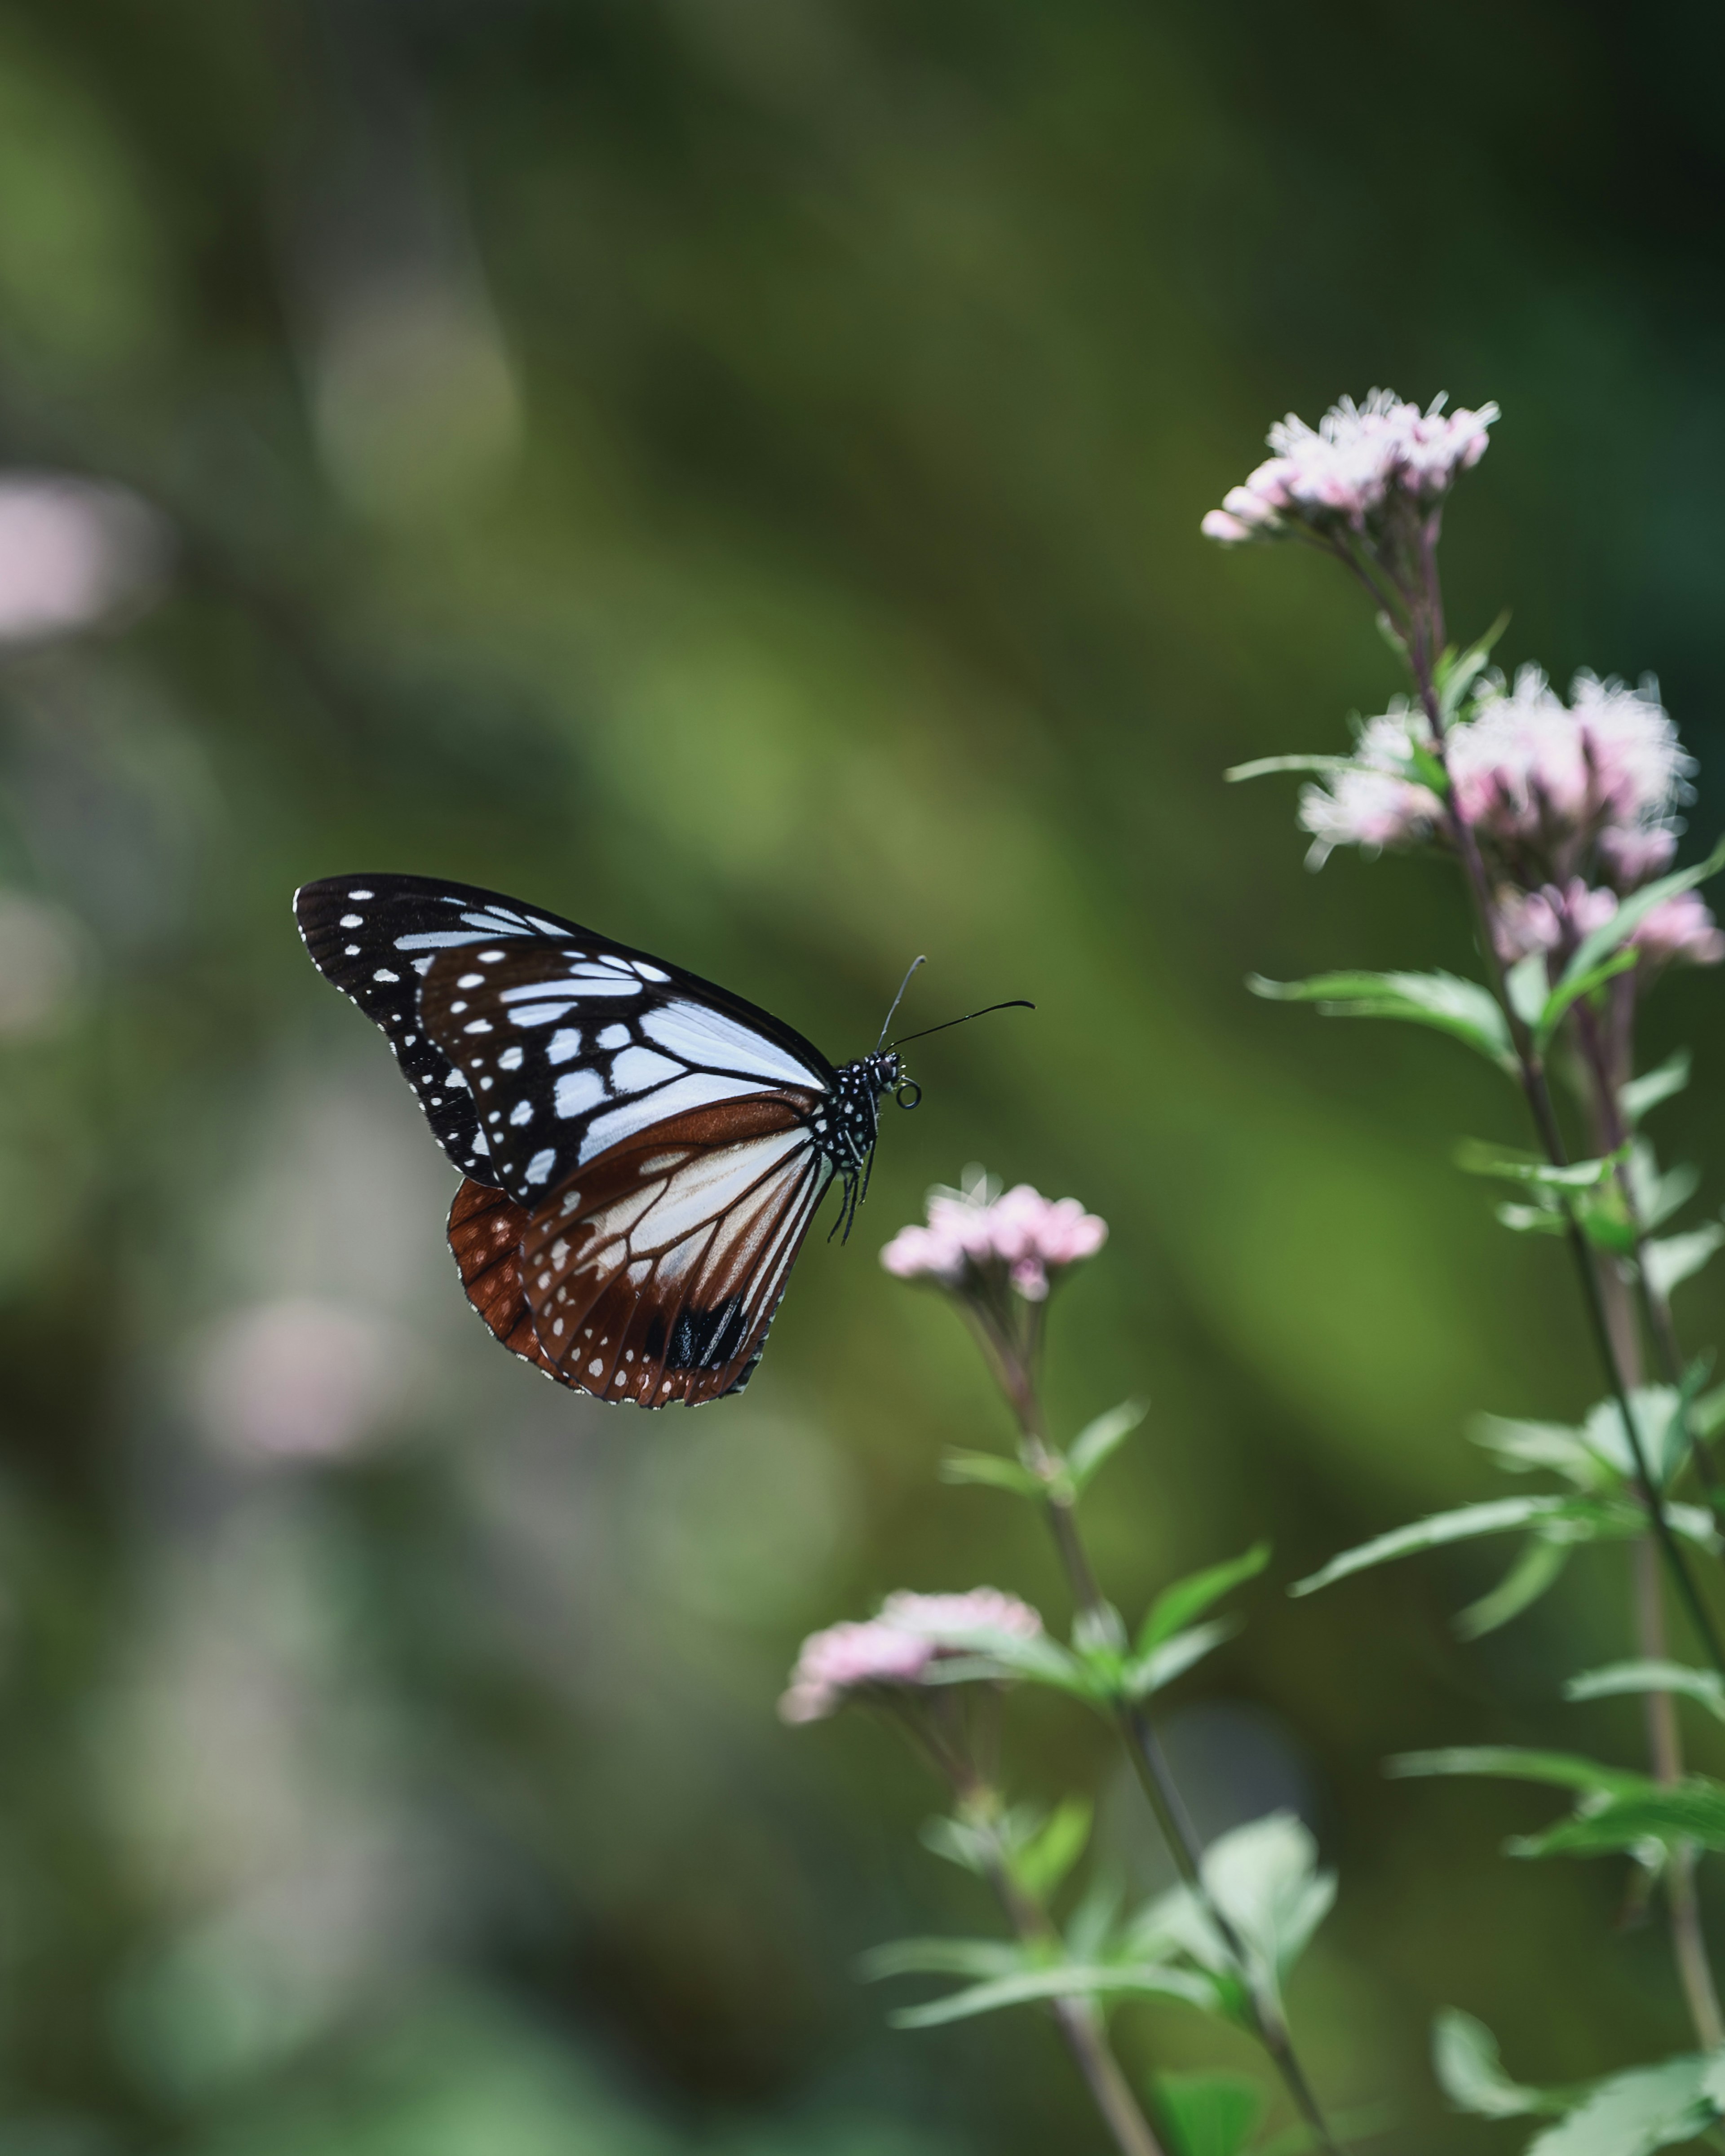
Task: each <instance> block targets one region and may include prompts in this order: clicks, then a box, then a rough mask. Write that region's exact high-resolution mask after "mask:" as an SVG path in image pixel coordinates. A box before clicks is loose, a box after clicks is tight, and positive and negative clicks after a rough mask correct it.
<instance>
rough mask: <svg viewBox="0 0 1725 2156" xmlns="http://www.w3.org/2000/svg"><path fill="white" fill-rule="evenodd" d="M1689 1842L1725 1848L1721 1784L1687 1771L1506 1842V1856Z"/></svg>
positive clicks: (1580, 1852) (1601, 1853)
mask: <svg viewBox="0 0 1725 2156" xmlns="http://www.w3.org/2000/svg"><path fill="white" fill-rule="evenodd" d="M1649 1841H1658V1842H1663V1843H1664V1844H1665V1845H1666V1847H1667V1848H1670V1847H1671V1846H1672V1845H1674V1844H1676V1843H1681V1842H1686V1841H1688V1842H1694V1843H1697V1845H1699V1846H1700V1847H1702V1849H1725V1784H1720V1783H1718V1782H1714V1781H1710V1780H1709V1779H1707V1777H1706V1776H1705V1775H1702V1774H1692V1775H1690V1776H1688V1777H1687V1778H1686V1779H1685V1780H1683V1781H1681V1782H1672V1783H1669V1784H1663V1785H1656V1786H1654V1787H1651V1788H1648V1789H1640V1790H1637V1791H1635V1792H1634V1793H1633V1794H1630V1795H1626V1796H1620V1797H1613V1798H1611V1799H1609V1802H1607V1803H1605V1804H1599V1805H1598V1806H1596V1807H1594V1808H1592V1809H1588V1810H1585V1811H1581V1812H1578V1813H1576V1814H1575V1815H1574V1816H1573V1817H1572V1818H1569V1819H1566V1820H1559V1821H1558V1824H1557V1825H1556V1826H1553V1827H1548V1828H1547V1829H1546V1830H1545V1832H1544V1833H1543V1834H1534V1835H1522V1836H1521V1837H1520V1838H1518V1839H1517V1840H1514V1841H1512V1842H1511V1843H1510V1844H1509V1851H1510V1854H1511V1855H1512V1856H1609V1855H1611V1854H1613V1853H1614V1852H1615V1851H1620V1850H1630V1851H1634V1850H1635V1849H1638V1848H1639V1847H1640V1845H1641V1844H1642V1843H1644V1842H1649Z"/></svg>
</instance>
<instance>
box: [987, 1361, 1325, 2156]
mask: <svg viewBox="0 0 1725 2156" xmlns="http://www.w3.org/2000/svg"><path fill="white" fill-rule="evenodd" d="M983 1337H984V1339H985V1341H986V1342H987V1344H988V1348H989V1350H990V1357H989V1359H990V1361H991V1362H992V1363H993V1366H994V1369H995V1372H996V1374H997V1375H998V1376H999V1379H1000V1383H1001V1387H1002V1389H1003V1390H1004V1393H1005V1394H1006V1396H1007V1399H1009V1401H1010V1403H1011V1404H1012V1410H1013V1414H1014V1418H1015V1419H1016V1420H1017V1423H1018V1425H1019V1438H1020V1452H1021V1457H1022V1458H1023V1460H1024V1466H1026V1467H1028V1468H1029V1471H1030V1472H1031V1473H1032V1474H1033V1475H1035V1476H1038V1477H1040V1479H1041V1481H1043V1483H1044V1485H1045V1491H1046V1494H1045V1496H1044V1499H1043V1504H1042V1511H1043V1516H1044V1517H1045V1519H1046V1520H1047V1522H1048V1524H1049V1528H1050V1532H1051V1533H1052V1535H1053V1537H1054V1541H1055V1548H1056V1549H1057V1550H1058V1551H1059V1552H1060V1563H1061V1565H1062V1567H1063V1568H1064V1569H1065V1574H1066V1580H1067V1584H1068V1586H1069V1587H1070V1590H1071V1594H1072V1599H1073V1602H1074V1603H1075V1604H1076V1608H1077V1610H1078V1613H1079V1615H1080V1616H1081V1618H1088V1619H1090V1620H1092V1621H1093V1622H1095V1623H1096V1624H1097V1625H1099V1626H1100V1625H1105V1624H1106V1623H1108V1622H1111V1621H1113V1620H1112V1613H1111V1611H1110V1609H1109V1606H1108V1604H1107V1602H1106V1599H1105V1598H1104V1596H1103V1594H1102V1591H1101V1587H1100V1586H1099V1585H1098V1584H1097V1581H1096V1572H1095V1569H1094V1568H1093V1567H1092V1566H1091V1561H1090V1554H1089V1552H1088V1551H1087V1550H1086V1548H1085V1547H1084V1538H1083V1537H1082V1536H1081V1534H1080V1532H1079V1529H1078V1519H1077V1515H1076V1511H1075V1510H1074V1507H1073V1506H1072V1503H1071V1501H1070V1499H1069V1498H1067V1497H1065V1496H1060V1495H1059V1494H1058V1493H1057V1491H1056V1490H1055V1486H1054V1478H1055V1472H1056V1469H1057V1465H1058V1463H1057V1461H1056V1460H1055V1455H1054V1450H1053V1448H1052V1446H1051V1445H1050V1442H1049V1437H1048V1424H1047V1421H1046V1419H1045V1416H1044V1414H1043V1412H1042V1402H1041V1400H1040V1397H1039V1396H1038V1394H1037V1389H1036V1381H1035V1378H1034V1373H1033V1369H1032V1366H1031V1363H1030V1362H1029V1357H1028V1356H1027V1355H1026V1354H1024V1353H1021V1352H1019V1349H1018V1347H1016V1345H1015V1344H1014V1342H1011V1341H1010V1340H1009V1339H1008V1338H1007V1337H1004V1336H1003V1335H1002V1334H1001V1333H999V1332H997V1331H996V1330H994V1329H993V1327H985V1328H983ZM1116 1726H1117V1728H1118V1730H1119V1732H1120V1738H1121V1741H1122V1744H1123V1745H1124V1746H1125V1748H1126V1754H1127V1758H1128V1759H1130V1760H1131V1762H1132V1771H1133V1773H1134V1774H1136V1775H1137V1778H1138V1781H1139V1784H1140V1785H1141V1786H1142V1789H1143V1791H1144V1794H1145V1795H1146V1796H1147V1798H1148V1799H1149V1802H1150V1809H1151V1810H1152V1811H1153V1813H1154V1815H1155V1817H1156V1823H1157V1825H1158V1827H1159V1828H1160V1829H1161V1831H1162V1838H1163V1841H1164V1842H1165V1843H1166V1844H1167V1845H1168V1854H1169V1856H1172V1857H1173V1861H1174V1866H1175V1869H1176V1870H1177V1871H1178V1873H1179V1875H1180V1876H1181V1878H1182V1879H1183V1881H1184V1882H1185V1884H1186V1887H1187V1889H1188V1891H1189V1892H1190V1893H1191V1894H1192V1895H1193V1896H1194V1897H1195V1898H1196V1899H1197V1900H1198V1902H1199V1903H1200V1904H1201V1905H1202V1907H1203V1908H1204V1913H1205V1914H1206V1916H1208V1917H1209V1920H1210V1923H1211V1925H1212V1927H1213V1928H1214V1930H1215V1932H1216V1934H1217V1936H1218V1937H1219V1938H1220V1939H1221V1941H1222V1943H1223V1945H1224V1947H1225V1948H1227V1951H1228V1953H1229V1955H1230V1958H1231V1959H1232V1961H1233V1962H1234V1964H1235V1974H1237V1975H1238V1977H1239V1979H1240V1992H1241V1995H1242V1997H1243V1999H1244V2000H1245V2007H1246V2011H1247V2012H1248V2014H1249V2015H1250V2017H1251V2023H1252V2030H1253V2034H1254V2035H1255V2036H1256V2037H1257V2039H1258V2041H1259V2042H1260V2044H1261V2045H1262V2046H1263V2047H1264V2050H1265V2051H1266V2054H1267V2055H1268V2056H1269V2058H1270V2061H1271V2065H1272V2066H1274V2067H1275V2068H1276V2072H1277V2073H1278V2074H1279V2075H1280V2076H1281V2081H1282V2085H1283V2087H1285V2088H1286V2090H1287V2092H1288V2095H1289V2097H1291V2100H1292V2102H1293V2104H1294V2107H1295V2109H1296V2111H1297V2112H1299V2114H1300V2116H1301V2118H1302V2119H1303V2120H1304V2121H1305V2122H1306V2124H1307V2127H1308V2128H1310V2130H1311V2133H1312V2138H1313V2139H1314V2140H1315V2141H1316V2142H1317V2145H1318V2147H1319V2148H1321V2149H1322V2150H1323V2151H1324V2152H1325V2156H1339V2151H1338V2149H1337V2143H1336V2140H1335V2138H1334V2136H1333V2135H1332V2133H1331V2131H1330V2128H1329V2124H1328V2122H1327V2120H1326V2118H1325V2117H1324V2114H1323V2112H1322V2108H1321V2107H1320V2106H1319V2104H1318V2102H1317V2097H1315V2096H1314V2095H1313V2093H1312V2084H1311V2082H1309V2081H1307V2077H1306V2072H1305V2069H1304V2068H1303V2067H1302V2066H1301V2063H1300V2060H1299V2057H1298V2055H1297V2054H1296V2051H1295V2050H1294V2045H1293V2039H1292V2037H1291V2035H1290V2034H1289V2031H1288V2027H1287V2023H1286V2020H1285V2019H1284V2018H1283V2015H1282V2014H1281V2009H1280V2008H1279V2007H1278V2006H1277V2005H1276V2002H1275V2001H1274V2000H1272V1999H1266V1998H1265V1997H1264V1996H1263V1994H1262V1991H1261V1989H1260V1986H1259V1985H1258V1984H1255V1982H1254V1980H1253V1977H1252V1969H1251V1961H1250V1956H1249V1954H1248V1953H1247V1951H1246V1947H1245V1941H1244V1940H1243V1939H1242V1938H1240V1933H1239V1932H1238V1931H1237V1930H1236V1929H1235V1926H1234V1924H1233V1922H1231V1921H1230V1918H1229V1917H1228V1916H1227V1914H1226V1912H1224V1910H1222V1909H1221V1908H1220V1907H1219V1906H1218V1905H1217V1902H1216V1899H1215V1897H1214V1895H1213V1894H1212V1893H1211V1892H1210V1890H1209V1886H1207V1885H1206V1884H1205V1881H1204V1873H1203V1870H1202V1866H1201V1860H1202V1857H1203V1855H1204V1847H1203V1844H1202V1843H1201V1842H1200V1841H1199V1837H1198V1831H1197V1829H1196V1828H1195V1827H1194V1825H1193V1823H1192V1817H1191V1815H1190V1813H1189V1812H1188V1810H1187V1809H1186V1805H1185V1801H1184V1799H1183V1798H1182V1796H1181V1794H1180V1790H1179V1785H1178V1783H1177V1782H1176V1781H1175V1779H1174V1777H1173V1769H1172V1768H1170V1766H1169V1764H1168V1754H1167V1753H1165V1752H1164V1751H1163V1748H1162V1744H1161V1741H1160V1739H1159V1738H1158V1737H1157V1734H1156V1731H1155V1729H1154V1727H1153V1724H1152V1723H1151V1721H1150V1718H1149V1717H1148V1716H1147V1714H1145V1713H1144V1712H1143V1711H1142V1709H1141V1708H1139V1707H1135V1706H1132V1704H1131V1703H1130V1702H1125V1701H1122V1703H1121V1705H1120V1707H1119V1708H1118V1711H1117V1715H1116Z"/></svg>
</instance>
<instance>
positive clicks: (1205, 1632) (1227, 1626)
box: [1124, 1617, 1240, 1700]
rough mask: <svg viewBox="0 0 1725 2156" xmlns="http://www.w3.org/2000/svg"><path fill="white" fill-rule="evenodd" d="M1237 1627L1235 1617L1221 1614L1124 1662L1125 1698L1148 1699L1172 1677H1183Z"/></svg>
mask: <svg viewBox="0 0 1725 2156" xmlns="http://www.w3.org/2000/svg"><path fill="white" fill-rule="evenodd" d="M1238 1630H1240V1624H1239V1620H1237V1619H1234V1618H1226V1617H1224V1618H1220V1619H1217V1620H1213V1621H1212V1622H1211V1623H1210V1624H1208V1625H1192V1626H1191V1627H1190V1628H1189V1630H1186V1631H1184V1632H1176V1633H1175V1635H1174V1636H1173V1639H1171V1640H1163V1642H1162V1644H1161V1645H1160V1646H1157V1647H1153V1648H1152V1649H1151V1650H1150V1652H1149V1653H1148V1654H1147V1655H1139V1656H1138V1657H1137V1660H1136V1661H1133V1662H1132V1663H1130V1664H1128V1666H1127V1670H1126V1671H1125V1676H1124V1686H1125V1690H1126V1693H1127V1697H1128V1698H1130V1699H1137V1700H1144V1699H1148V1698H1149V1697H1151V1696H1152V1695H1153V1693H1155V1692H1158V1691H1161V1690H1162V1688H1163V1686H1164V1685H1171V1684H1172V1683H1173V1681H1174V1679H1175V1678H1176V1677H1178V1676H1184V1675H1185V1673H1186V1671H1188V1670H1189V1669H1190V1668H1192V1666H1194V1663H1197V1662H1201V1661H1203V1660H1204V1656H1205V1655H1207V1654H1209V1652H1210V1650H1212V1649H1213V1648H1215V1647H1219V1646H1220V1645H1221V1644H1222V1642H1223V1641H1224V1640H1230V1639H1232V1638H1233V1636H1234V1635H1235V1633H1236V1632H1237V1631H1238Z"/></svg>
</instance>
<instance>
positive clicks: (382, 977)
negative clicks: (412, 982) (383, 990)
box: [372, 966, 401, 981]
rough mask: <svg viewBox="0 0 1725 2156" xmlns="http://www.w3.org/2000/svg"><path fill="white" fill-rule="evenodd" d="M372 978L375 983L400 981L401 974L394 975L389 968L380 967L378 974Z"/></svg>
mask: <svg viewBox="0 0 1725 2156" xmlns="http://www.w3.org/2000/svg"><path fill="white" fill-rule="evenodd" d="M400 978H401V975H400V974H399V973H391V972H390V970H389V968H388V966H379V967H378V968H377V972H376V973H373V974H372V979H373V980H374V981H398V980H399V979H400Z"/></svg>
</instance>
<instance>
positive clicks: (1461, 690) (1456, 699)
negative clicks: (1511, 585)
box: [1432, 607, 1509, 726]
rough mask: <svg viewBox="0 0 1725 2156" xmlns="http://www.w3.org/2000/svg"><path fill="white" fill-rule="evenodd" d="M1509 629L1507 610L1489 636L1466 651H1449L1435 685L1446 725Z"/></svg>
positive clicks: (1440, 663) (1436, 671)
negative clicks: (1495, 646) (1492, 651)
mask: <svg viewBox="0 0 1725 2156" xmlns="http://www.w3.org/2000/svg"><path fill="white" fill-rule="evenodd" d="M1508 627H1509V609H1508V608H1507V607H1506V608H1504V610H1503V612H1502V613H1501V614H1499V615H1498V617H1497V620H1496V621H1494V622H1493V623H1492V624H1491V627H1490V628H1489V629H1487V630H1486V633H1485V634H1484V635H1483V636H1482V637H1481V638H1479V639H1478V640H1477V641H1476V642H1475V643H1472V644H1469V645H1468V646H1467V648H1466V649H1465V650H1462V651H1457V650H1456V649H1455V647H1454V646H1453V645H1451V646H1450V648H1449V649H1447V650H1445V653H1444V654H1443V656H1442V657H1441V658H1440V660H1438V662H1437V665H1435V667H1433V669H1432V686H1433V687H1434V688H1435V690H1437V693H1438V710H1439V712H1440V715H1441V716H1442V718H1443V721H1444V723H1445V726H1448V725H1449V722H1450V720H1451V719H1453V718H1454V717H1455V715H1456V713H1457V712H1458V711H1460V710H1461V706H1462V705H1463V703H1464V702H1465V701H1466V698H1467V696H1468V693H1469V691H1470V690H1471V689H1472V687H1473V685H1474V684H1475V682H1476V681H1477V680H1479V678H1480V676H1481V674H1483V673H1484V672H1485V670H1486V666H1487V665H1489V664H1490V662H1491V647H1492V645H1493V644H1496V643H1497V639H1498V638H1499V637H1500V636H1502V634H1503V632H1504V630H1505V629H1507V628H1508Z"/></svg>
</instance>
